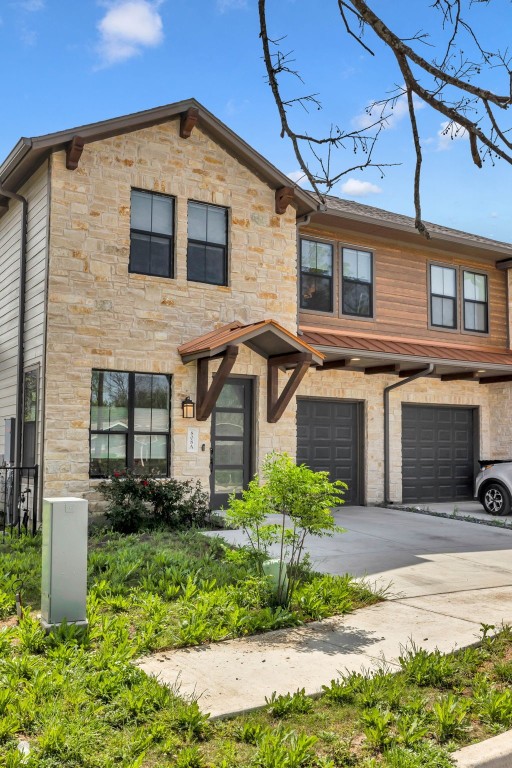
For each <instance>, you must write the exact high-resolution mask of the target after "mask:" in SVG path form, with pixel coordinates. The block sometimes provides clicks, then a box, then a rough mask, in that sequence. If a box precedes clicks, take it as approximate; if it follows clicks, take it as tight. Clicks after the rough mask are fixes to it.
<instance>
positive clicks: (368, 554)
mask: <svg viewBox="0 0 512 768" xmlns="http://www.w3.org/2000/svg"><path fill="white" fill-rule="evenodd" d="M335 517H336V521H337V523H338V524H339V525H341V526H343V527H344V528H345V529H346V531H347V532H346V533H344V534H336V535H335V536H333V537H332V538H325V539H316V540H315V539H311V540H310V542H309V545H308V551H309V553H310V555H311V558H312V561H313V565H314V568H315V569H317V570H319V571H321V572H324V573H333V574H343V573H347V572H348V573H351V574H353V575H354V576H368V578H369V579H370V580H371V581H376V582H377V583H379V584H381V585H387V584H391V585H392V587H391V590H392V593H393V596H395V597H402V598H404V597H405V598H417V597H423V596H428V595H439V596H441V595H445V596H448V595H449V594H453V593H461V592H466V591H473V590H479V591H481V592H482V595H481V598H482V599H481V603H482V608H484V607H485V604H486V601H487V599H488V597H489V596H487V597H486V596H485V594H484V593H485V590H487V589H495V588H502V587H512V531H510V530H504V529H501V528H492V527H489V526H485V525H477V524H475V523H468V522H463V521H461V520H451V519H448V518H442V517H430V516H428V515H421V514H416V513H413V512H407V511H405V510H399V509H396V510H395V509H383V508H380V507H344V508H343V507H342V508H340V509H339V510H337V511H336V512H335ZM222 536H223V538H225V539H227V540H228V541H231V542H237V543H241V542H242V541H243V534H241V532H240V531H223V532H222ZM459 597H460V598H461V597H462V595H459ZM479 602H480V601H479ZM485 612H487V611H485ZM481 620H482V621H485V619H484V618H482V619H481Z"/></svg>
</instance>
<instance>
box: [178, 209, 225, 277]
mask: <svg viewBox="0 0 512 768" xmlns="http://www.w3.org/2000/svg"><path fill="white" fill-rule="evenodd" d="M227 243H228V211H227V208H221V207H220V206H218V205H208V204H207V203H196V202H193V201H189V204H188V248H187V280H193V281H195V282H197V283H210V284H211V285H227V284H228V258H227Z"/></svg>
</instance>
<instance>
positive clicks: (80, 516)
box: [41, 498, 88, 630]
mask: <svg viewBox="0 0 512 768" xmlns="http://www.w3.org/2000/svg"><path fill="white" fill-rule="evenodd" d="M87 524H88V504H87V501H85V499H75V498H60V499H58V498H53V499H43V568H42V588H41V624H42V625H43V627H44V628H45V629H46V630H50V629H52V628H53V627H55V626H58V625H59V624H62V622H64V621H65V622H66V623H67V624H77V625H80V626H87V618H86V598H87Z"/></svg>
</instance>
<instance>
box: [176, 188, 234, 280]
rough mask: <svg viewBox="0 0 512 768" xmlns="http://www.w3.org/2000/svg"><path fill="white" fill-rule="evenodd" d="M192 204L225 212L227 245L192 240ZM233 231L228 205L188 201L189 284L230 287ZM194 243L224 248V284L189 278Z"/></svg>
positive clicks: (190, 199)
mask: <svg viewBox="0 0 512 768" xmlns="http://www.w3.org/2000/svg"><path fill="white" fill-rule="evenodd" d="M190 203H192V204H193V205H202V206H205V207H206V208H219V209H220V210H222V211H225V214H226V243H225V245H224V246H223V245H221V244H220V243H210V242H209V241H207V240H196V239H194V238H190V237H189V234H188V225H189V206H190ZM230 231H231V209H230V208H228V206H226V205H217V203H209V202H206V201H205V200H195V199H192V198H189V199H188V200H187V263H186V269H187V282H189V283H198V284H199V285H217V286H221V287H224V288H226V287H229V284H230V281H229V278H230V274H229V272H230V247H229V233H230ZM190 243H193V244H195V245H204V246H206V247H207V246H210V247H212V248H224V282H223V283H213V282H211V281H210V280H194V279H193V278H190V277H189V273H188V264H189V244H190Z"/></svg>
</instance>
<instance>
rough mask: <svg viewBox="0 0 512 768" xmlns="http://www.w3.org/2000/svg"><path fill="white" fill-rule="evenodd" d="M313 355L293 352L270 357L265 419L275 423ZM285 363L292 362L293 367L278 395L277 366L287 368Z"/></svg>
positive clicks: (295, 389)
mask: <svg viewBox="0 0 512 768" xmlns="http://www.w3.org/2000/svg"><path fill="white" fill-rule="evenodd" d="M312 360H313V356H312V354H311V352H293V353H292V354H290V355H279V356H277V357H270V358H269V360H268V372H267V421H268V422H269V423H270V424H275V423H276V421H279V419H280V418H281V416H282V415H283V413H284V411H285V409H286V406H287V405H288V403H289V402H290V400H291V399H292V397H293V395H294V394H295V392H296V391H297V388H298V386H299V384H300V383H301V381H302V379H303V378H304V376H305V375H306V372H307V370H308V368H309V366H310V365H311V363H312ZM287 363H288V364H289V365H291V364H292V363H293V364H294V366H295V368H294V371H293V373H292V375H291V376H290V378H289V379H288V381H287V382H286V385H285V387H284V389H283V391H282V392H281V394H280V395H279V392H278V385H279V368H285V369H286V368H287V367H289V365H288V366H287Z"/></svg>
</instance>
